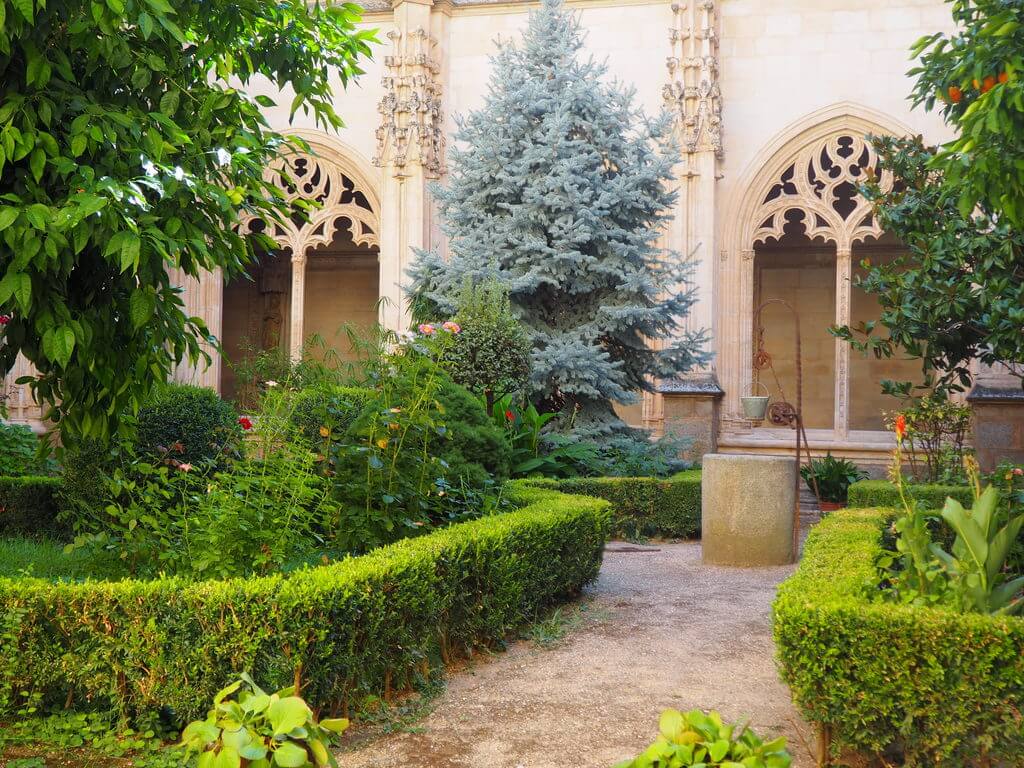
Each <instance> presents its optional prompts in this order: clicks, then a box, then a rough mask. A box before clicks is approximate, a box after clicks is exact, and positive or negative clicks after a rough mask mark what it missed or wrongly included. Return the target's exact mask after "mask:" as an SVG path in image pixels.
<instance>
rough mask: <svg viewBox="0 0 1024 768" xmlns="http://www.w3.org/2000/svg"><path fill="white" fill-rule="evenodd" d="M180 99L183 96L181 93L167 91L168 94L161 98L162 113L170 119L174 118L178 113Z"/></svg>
mask: <svg viewBox="0 0 1024 768" xmlns="http://www.w3.org/2000/svg"><path fill="white" fill-rule="evenodd" d="M180 98H181V94H180V92H179V91H177V90H171V91H167V93H165V94H164V95H163V96H161V97H160V111H161V112H163V113H164V114H165V115H167V116H168V117H174V113H175V112H177V111H178V102H179V100H180Z"/></svg>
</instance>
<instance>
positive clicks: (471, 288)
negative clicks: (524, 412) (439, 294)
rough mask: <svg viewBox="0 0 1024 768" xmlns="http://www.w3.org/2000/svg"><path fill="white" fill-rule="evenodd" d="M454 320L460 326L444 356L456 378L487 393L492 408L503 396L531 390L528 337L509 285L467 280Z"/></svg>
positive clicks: (477, 391)
mask: <svg viewBox="0 0 1024 768" xmlns="http://www.w3.org/2000/svg"><path fill="white" fill-rule="evenodd" d="M454 320H455V322H456V323H457V324H458V325H459V326H460V327H461V331H460V332H459V334H458V335H457V336H456V337H455V338H454V339H453V341H452V344H451V345H450V346H449V347H448V349H447V350H446V351H445V357H444V361H445V368H446V369H447V370H448V373H449V374H450V375H451V377H452V379H454V380H455V382H456V383H457V384H461V385H462V386H464V387H465V388H466V389H468V390H469V391H470V392H473V393H474V394H477V395H483V396H484V398H485V400H486V402H487V404H488V407H491V406H493V404H494V401H495V399H496V398H499V397H501V396H502V395H511V396H512V397H514V398H515V399H516V400H522V398H523V397H524V396H525V394H526V393H527V392H528V391H529V382H530V340H529V338H527V336H526V332H525V331H524V330H523V326H522V324H521V323H520V322H519V320H518V319H516V317H515V315H513V314H512V308H511V305H510V304H509V298H508V291H507V289H506V288H505V287H504V286H503V285H502V284H501V283H499V282H497V281H496V280H491V281H489V282H485V283H482V284H479V285H474V284H473V283H472V282H471V281H468V280H467V281H466V283H465V285H463V287H462V293H461V294H460V295H459V301H458V304H457V307H456V312H455V318H454Z"/></svg>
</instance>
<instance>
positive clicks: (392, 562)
mask: <svg viewBox="0 0 1024 768" xmlns="http://www.w3.org/2000/svg"><path fill="white" fill-rule="evenodd" d="M515 495H516V497H517V500H518V501H519V502H520V503H523V504H525V506H523V507H521V508H520V509H518V510H516V511H512V512H508V513H505V514H501V515H495V516H491V517H485V518H481V519H479V520H474V521H472V522H467V523H461V524H459V525H455V526H452V527H450V528H447V529H443V530H439V531H435V532H433V533H431V534H428V535H425V536H422V537H419V538H415V539H407V540H404V541H400V542H398V543H395V544H392V545H389V546H386V547H382V548H380V549H378V550H374V551H373V552H371V553H369V554H366V555H363V556H360V557H354V558H348V559H346V560H343V561H340V562H337V563H333V564H330V565H325V566H320V567H316V568H311V569H306V570H301V571H297V572H294V573H292V574H288V575H275V576H269V577H262V578H251V579H232V580H225V581H203V582H188V581H185V580H183V579H179V578H166V579H157V580H152V581H134V580H124V581H113V582H86V583H54V582H50V581H45V580H42V579H28V578H26V579H19V580H12V579H0V658H4V659H14V660H16V663H8V664H3V665H0V718H2V717H3V716H5V715H8V716H9V715H12V714H14V713H15V711H16V710H17V709H18V707H20V706H22V705H23V704H24V703H25V701H26V696H27V697H28V698H30V699H33V700H35V701H36V702H38V704H39V705H41V706H44V707H45V706H62V705H63V704H64V702H66V701H69V700H70V701H72V702H74V703H75V704H77V705H80V706H87V707H93V708H97V707H99V708H112V709H115V710H117V711H119V712H120V713H121V714H122V715H125V716H128V717H132V716H137V715H140V714H143V713H148V712H153V711H156V710H160V709H165V708H169V711H172V712H173V713H174V717H175V718H176V719H178V720H183V719H187V718H194V717H198V716H200V715H202V714H203V713H204V712H205V711H206V710H207V708H208V707H209V705H210V701H211V698H212V696H213V695H214V694H215V693H216V692H217V690H218V689H219V688H220V687H221V686H223V685H224V684H225V683H226V682H227V681H229V680H230V679H232V677H233V676H234V675H235V674H237V673H238V672H240V671H242V670H246V671H249V672H250V673H251V674H253V676H254V677H255V678H256V679H257V680H260V681H262V682H263V683H264V684H265V685H267V686H270V687H271V688H274V687H278V686H281V685H286V684H290V683H291V682H292V681H293V680H294V679H296V678H297V679H299V680H300V682H301V692H302V695H303V696H304V697H306V698H307V700H308V701H309V702H310V703H311V705H313V706H314V707H321V708H324V709H325V710H334V711H338V710H345V709H346V708H347V706H348V704H349V702H353V703H358V702H359V701H360V700H361V699H362V698H363V697H365V696H367V695H371V694H372V695H377V696H386V694H387V692H388V691H389V690H400V689H403V688H405V687H406V686H407V685H412V684H414V683H415V682H416V680H417V679H418V678H417V676H418V675H421V674H422V673H423V672H424V671H425V670H426V669H428V668H429V666H430V665H431V663H432V662H433V663H436V662H437V660H438V659H439V658H449V657H451V656H452V655H458V654H459V653H461V652H464V651H466V650H468V649H470V648H472V647H474V646H479V645H486V644H489V643H494V642H497V641H499V640H501V639H502V638H503V637H504V636H505V635H506V634H507V633H508V632H509V631H510V630H511V629H512V628H513V627H515V626H516V625H518V624H520V623H521V622H523V621H524V620H525V619H528V618H531V617H532V616H533V615H535V613H536V612H537V611H538V610H539V609H541V608H542V607H544V606H545V605H548V604H550V603H552V602H554V601H556V600H558V599H560V598H564V597H566V596H569V595H571V594H573V593H575V592H577V591H578V590H579V589H580V588H581V587H582V586H583V585H584V584H586V583H587V582H588V581H590V580H592V579H593V578H594V577H595V576H596V575H597V572H598V569H599V568H600V564H601V557H602V552H603V548H604V542H605V540H606V537H607V533H608V523H609V513H608V504H607V502H605V501H601V500H598V499H590V498H585V497H581V496H567V495H562V494H558V493H553V492H551V491H545V490H540V489H520V490H518V491H516V492H515ZM165 711H167V709H165Z"/></svg>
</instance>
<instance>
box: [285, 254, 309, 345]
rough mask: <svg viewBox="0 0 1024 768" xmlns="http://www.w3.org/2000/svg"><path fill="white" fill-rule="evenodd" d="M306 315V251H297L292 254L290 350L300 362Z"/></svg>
mask: <svg viewBox="0 0 1024 768" xmlns="http://www.w3.org/2000/svg"><path fill="white" fill-rule="evenodd" d="M305 315H306V252H305V250H304V249H303V250H300V251H296V252H295V253H294V254H292V297H291V322H290V323H289V331H288V338H289V341H288V350H289V355H290V356H291V359H292V360H293V361H295V362H299V361H300V360H301V359H302V345H303V342H304V340H305V338H304V336H303V333H304V331H303V325H304V323H305Z"/></svg>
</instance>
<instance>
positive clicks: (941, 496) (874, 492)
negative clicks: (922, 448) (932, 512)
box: [847, 480, 974, 509]
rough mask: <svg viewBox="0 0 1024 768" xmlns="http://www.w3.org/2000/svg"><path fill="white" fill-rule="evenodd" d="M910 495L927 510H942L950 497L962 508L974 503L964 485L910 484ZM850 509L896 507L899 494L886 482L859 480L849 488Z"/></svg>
mask: <svg viewBox="0 0 1024 768" xmlns="http://www.w3.org/2000/svg"><path fill="white" fill-rule="evenodd" d="M906 488H907V489H908V491H909V493H910V495H911V496H912V497H913V498H915V499H918V500H919V501H920V502H921V503H923V504H924V505H925V507H927V508H928V509H942V507H944V506H945V504H946V497H947V496H952V497H953V498H954V499H956V500H957V501H959V502H960V503H961V504H963V505H964V506H970V505H971V504H973V503H974V497H973V496H972V495H971V489H970V488H969V487H968V486H966V485H931V484H926V483H920V484H918V483H911V484H908V485H907V486H906ZM847 506H850V507H898V506H900V494H899V491H897V490H896V486H895V485H893V484H892V483H890V482H889V481H888V480H860V481H859V482H856V483H854V484H853V485H851V486H850V492H849V500H848V501H847Z"/></svg>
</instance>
